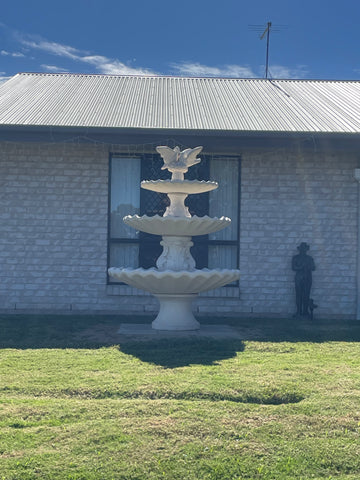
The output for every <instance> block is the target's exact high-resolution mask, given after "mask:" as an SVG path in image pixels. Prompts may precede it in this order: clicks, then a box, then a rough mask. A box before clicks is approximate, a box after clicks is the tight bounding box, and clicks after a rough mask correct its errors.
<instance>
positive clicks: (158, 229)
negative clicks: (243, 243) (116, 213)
mask: <svg viewBox="0 0 360 480" xmlns="http://www.w3.org/2000/svg"><path fill="white" fill-rule="evenodd" d="M123 221H124V223H126V225H129V226H130V227H132V228H134V229H135V230H140V231H141V232H146V233H151V234H153V235H173V236H174V235H175V236H182V237H184V236H189V237H193V236H197V235H207V234H209V233H214V232H217V231H219V230H222V229H224V228H226V227H228V226H229V225H230V224H231V219H230V218H228V217H220V218H218V217H214V218H211V217H209V216H207V215H205V216H204V217H198V216H196V215H194V216H193V217H189V218H187V217H161V216H160V215H154V216H153V217H149V216H147V215H143V216H141V217H140V216H139V215H126V216H125V217H124V218H123Z"/></svg>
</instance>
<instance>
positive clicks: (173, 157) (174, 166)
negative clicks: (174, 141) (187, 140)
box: [156, 146, 203, 180]
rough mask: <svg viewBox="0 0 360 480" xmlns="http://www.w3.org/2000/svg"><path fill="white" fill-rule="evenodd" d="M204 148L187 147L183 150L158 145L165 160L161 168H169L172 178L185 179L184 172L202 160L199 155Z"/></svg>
mask: <svg viewBox="0 0 360 480" xmlns="http://www.w3.org/2000/svg"><path fill="white" fill-rule="evenodd" d="M202 149H203V147H195V148H187V149H186V150H183V151H182V152H181V151H180V148H179V147H175V148H174V149H172V148H170V147H164V146H160V147H156V150H157V152H158V153H159V154H160V155H161V157H162V159H163V160H164V165H163V166H162V167H161V170H165V169H167V170H169V172H171V173H172V177H171V180H184V173H186V172H187V171H188V169H189V167H191V166H193V165H196V164H197V163H200V162H201V160H200V158H197V155H198V154H199V153H200V152H201V150H202Z"/></svg>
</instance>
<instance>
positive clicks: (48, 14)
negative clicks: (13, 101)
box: [0, 0, 360, 80]
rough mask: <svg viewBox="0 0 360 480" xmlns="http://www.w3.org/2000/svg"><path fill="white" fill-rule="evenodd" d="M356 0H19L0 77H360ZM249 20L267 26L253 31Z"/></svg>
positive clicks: (2, 31)
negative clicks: (40, 74) (267, 33)
mask: <svg viewBox="0 0 360 480" xmlns="http://www.w3.org/2000/svg"><path fill="white" fill-rule="evenodd" d="M359 20H360V1H359V0H357V1H355V0H343V1H342V2H339V1H334V0H333V1H331V0H327V1H325V0H312V1H310V0H287V1H285V0H274V1H269V0H267V1H263V0H252V1H246V2H244V1H242V0H222V1H218V0H217V1H213V0H179V1H173V0H152V1H150V0H126V1H125V0H101V1H99V0H87V1H85V0H72V1H69V0H61V2H60V1H50V0H47V1H43V0H26V1H24V0H18V1H12V2H10V1H7V2H5V4H3V5H2V9H1V17H0V62H1V65H0V77H1V78H2V79H6V78H8V77H9V76H12V75H14V74H16V73H18V72H54V73H56V72H73V73H105V74H156V75H185V76H228V77H242V78H246V77H259V78H262V77H264V75H265V53H266V39H264V40H260V38H259V37H260V34H261V28H262V26H263V27H264V29H265V27H266V24H267V22H269V21H271V22H272V24H273V31H272V33H271V35H270V52H269V75H270V76H271V77H273V78H309V79H350V80H358V79H360V48H359V43H360V36H359ZM251 25H259V28H256V29H254V28H253V27H251Z"/></svg>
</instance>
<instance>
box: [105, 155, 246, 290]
mask: <svg viewBox="0 0 360 480" xmlns="http://www.w3.org/2000/svg"><path fill="white" fill-rule="evenodd" d="M201 159H202V161H201V162H200V163H199V164H197V165H194V166H193V167H191V168H190V169H189V171H188V172H187V173H186V174H185V179H187V180H195V179H199V180H209V179H211V180H215V181H217V182H218V183H219V188H218V189H216V190H213V191H211V192H208V193H202V194H198V195H189V196H188V197H187V199H186V200H185V203H186V205H187V206H188V207H189V211H190V213H191V215H197V216H199V217H202V216H204V215H209V216H210V217H221V216H222V215H225V216H228V217H230V218H231V220H232V222H231V225H230V226H229V227H228V228H225V229H224V230H221V231H219V232H215V233H212V234H210V235H202V236H195V237H193V238H192V241H193V242H194V246H193V247H192V249H191V253H192V256H193V257H194V259H195V262H196V268H238V265H239V211H240V210H239V206H240V160H239V158H238V157H220V156H213V157H210V156H205V155H202V156H201ZM162 165H163V161H162V159H161V158H160V156H159V155H141V156H134V157H131V156H123V155H120V154H112V155H111V156H110V169H109V173H110V179H109V185H110V189H109V245H108V266H112V267H114V266H116V267H130V268H138V267H143V268H150V267H154V266H155V263H156V260H157V258H158V257H159V256H160V254H161V251H162V247H161V245H160V240H161V237H160V236H155V235H150V234H146V233H144V232H137V231H135V230H134V229H133V228H131V227H129V226H127V225H126V224H125V223H124V222H123V220H122V219H123V217H124V216H125V215H135V214H138V215H148V216H153V215H156V214H158V215H163V213H164V212H165V209H166V207H167V206H168V204H169V199H168V197H167V195H165V194H160V193H157V192H151V191H150V190H145V189H142V188H140V181H141V180H157V179H167V178H170V176H171V174H170V172H168V171H167V170H161V167H162ZM108 281H109V283H116V282H114V280H113V279H111V278H110V277H109V278H108Z"/></svg>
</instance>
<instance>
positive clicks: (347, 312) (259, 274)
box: [240, 152, 358, 317]
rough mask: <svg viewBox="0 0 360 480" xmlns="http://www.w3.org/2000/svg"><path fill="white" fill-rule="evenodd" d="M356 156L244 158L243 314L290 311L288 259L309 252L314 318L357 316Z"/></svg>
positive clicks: (291, 288)
mask: <svg viewBox="0 0 360 480" xmlns="http://www.w3.org/2000/svg"><path fill="white" fill-rule="evenodd" d="M356 166H357V159H356V157H355V156H353V157H349V156H344V155H343V156H341V155H321V154H319V153H313V154H306V155H304V154H302V153H301V152H300V153H298V154H292V155H290V154H287V155H284V154H281V152H277V153H274V154H264V155H244V156H243V161H242V202H241V237H240V245H241V263H240V270H241V272H242V279H241V303H242V308H243V309H244V311H249V312H254V313H259V314H264V313H265V312H268V313H273V314H290V313H291V312H294V310H295V300H294V296H295V294H294V274H293V272H292V271H291V258H292V256H293V255H295V254H296V253H297V250H296V247H297V245H299V243H300V242H302V241H305V242H307V243H309V244H310V251H309V252H308V253H309V255H311V256H313V258H314V260H315V264H316V267H317V268H316V271H315V272H314V274H313V288H312V293H311V296H312V297H313V298H314V301H315V303H317V304H318V305H319V308H318V310H317V311H316V315H318V316H330V315H337V316H344V317H346V316H353V315H355V311H356V276H357V272H356V262H357V221H358V220H357V215H358V212H357V202H358V200H357V198H358V191H357V190H358V186H357V182H356V181H355V180H354V168H356Z"/></svg>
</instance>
